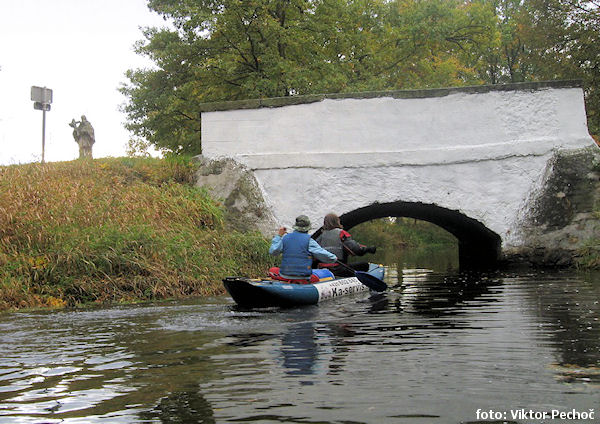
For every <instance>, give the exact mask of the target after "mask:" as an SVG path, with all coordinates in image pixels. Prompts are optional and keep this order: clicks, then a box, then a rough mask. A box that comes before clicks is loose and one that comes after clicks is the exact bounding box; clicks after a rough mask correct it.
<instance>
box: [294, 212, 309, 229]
mask: <svg viewBox="0 0 600 424" xmlns="http://www.w3.org/2000/svg"><path fill="white" fill-rule="evenodd" d="M294 230H296V231H300V232H301V233H308V230H310V219H308V216H306V215H300V216H299V217H298V218H296V224H295V225H294Z"/></svg>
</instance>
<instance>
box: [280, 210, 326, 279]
mask: <svg viewBox="0 0 600 424" xmlns="http://www.w3.org/2000/svg"><path fill="white" fill-rule="evenodd" d="M293 228H294V232H293V233H289V234H286V232H287V229H286V228H285V227H281V228H280V229H279V232H278V234H277V235H276V236H275V237H273V240H272V241H271V247H270V248H269V254H271V255H273V256H276V255H279V254H280V253H281V254H282V255H283V258H282V259H281V266H280V267H279V273H278V274H279V277H282V279H286V280H292V281H293V280H299V281H300V280H303V281H307V280H309V281H310V279H311V275H312V263H313V258H315V259H317V260H318V261H321V262H335V261H336V260H337V257H336V256H335V255H334V254H333V253H331V252H329V251H327V250H325V249H323V248H322V247H321V246H319V243H317V242H316V241H315V240H314V239H312V238H311V237H310V235H309V234H308V231H309V230H310V220H309V219H308V217H307V216H306V215H300V216H299V217H297V218H296V224H295V225H294V227H293ZM269 271H270V273H271V274H273V273H275V269H274V268H271V270H269Z"/></svg>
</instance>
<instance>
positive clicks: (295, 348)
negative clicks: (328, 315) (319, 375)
mask: <svg viewBox="0 0 600 424" xmlns="http://www.w3.org/2000/svg"><path fill="white" fill-rule="evenodd" d="M281 353H282V355H283V366H284V367H285V369H286V373H287V374H290V375H308V374H313V372H314V366H315V362H316V360H317V357H318V354H319V347H318V345H317V343H316V342H315V324H314V323H312V322H302V323H300V324H297V325H294V326H293V327H291V328H290V329H289V330H288V331H286V333H285V334H284V336H283V339H282V341H281Z"/></svg>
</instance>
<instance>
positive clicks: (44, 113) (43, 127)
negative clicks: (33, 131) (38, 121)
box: [42, 109, 46, 163]
mask: <svg viewBox="0 0 600 424" xmlns="http://www.w3.org/2000/svg"><path fill="white" fill-rule="evenodd" d="M45 152H46V109H44V110H43V111H42V163H44V154H45Z"/></svg>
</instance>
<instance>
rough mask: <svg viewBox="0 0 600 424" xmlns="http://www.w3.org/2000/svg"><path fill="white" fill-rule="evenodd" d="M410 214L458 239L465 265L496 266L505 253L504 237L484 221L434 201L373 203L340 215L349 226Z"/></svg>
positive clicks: (460, 257)
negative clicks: (502, 238)
mask: <svg viewBox="0 0 600 424" xmlns="http://www.w3.org/2000/svg"><path fill="white" fill-rule="evenodd" d="M388 216H391V217H406V218H414V219H419V220H423V221H428V222H431V223H432V224H435V225H437V226H439V227H441V228H443V229H444V230H446V231H448V232H449V233H451V234H452V235H454V237H456V238H457V240H458V257H459V264H460V267H461V268H462V269H473V268H479V269H480V268H491V267H494V266H495V265H496V264H497V262H498V260H499V259H500V254H501V238H500V236H499V235H498V234H496V233H495V232H493V231H491V230H490V229H488V228H487V227H486V226H485V225H483V224H482V223H481V222H479V221H477V220H475V219H472V218H469V217H468V216H466V215H463V214H462V213H460V212H458V211H455V210H450V209H446V208H442V207H440V206H437V205H434V204H426V203H413V202H392V203H373V204H371V205H369V206H366V207H363V208H360V209H355V210H353V211H351V212H348V213H345V214H343V215H341V216H340V220H341V222H342V224H343V226H344V228H346V229H350V228H352V227H354V226H356V225H358V224H361V223H363V222H366V221H370V220H373V219H378V218H385V217H388Z"/></svg>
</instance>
